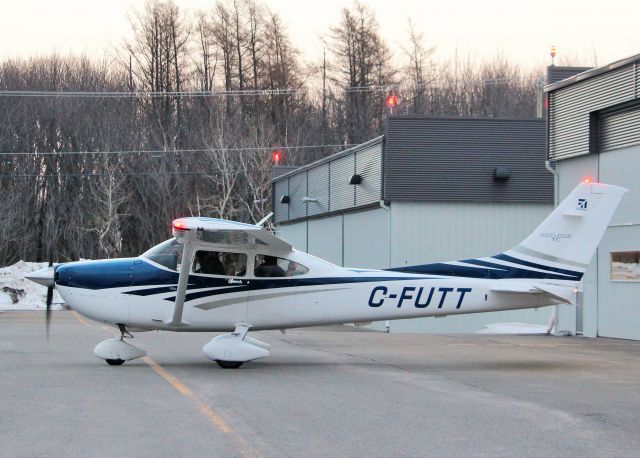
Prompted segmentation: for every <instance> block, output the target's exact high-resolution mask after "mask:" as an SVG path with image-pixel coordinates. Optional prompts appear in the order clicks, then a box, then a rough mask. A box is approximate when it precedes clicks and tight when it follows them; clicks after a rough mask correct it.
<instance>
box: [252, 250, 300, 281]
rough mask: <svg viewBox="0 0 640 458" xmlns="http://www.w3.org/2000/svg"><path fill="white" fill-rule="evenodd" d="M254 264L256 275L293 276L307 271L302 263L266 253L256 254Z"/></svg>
mask: <svg viewBox="0 0 640 458" xmlns="http://www.w3.org/2000/svg"><path fill="white" fill-rule="evenodd" d="M254 266H255V267H254V270H253V274H254V275H255V276H256V277H295V276H298V275H304V274H306V273H308V272H309V269H308V268H307V267H305V266H303V265H302V264H299V263H297V262H295V261H291V260H290V259H285V258H278V257H276V256H269V255H267V254H259V255H256V259H255V264H254Z"/></svg>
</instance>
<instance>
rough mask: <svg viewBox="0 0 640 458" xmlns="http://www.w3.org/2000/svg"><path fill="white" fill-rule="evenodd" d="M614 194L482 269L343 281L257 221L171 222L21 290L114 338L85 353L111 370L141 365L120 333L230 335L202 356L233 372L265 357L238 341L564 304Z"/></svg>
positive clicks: (252, 343)
mask: <svg viewBox="0 0 640 458" xmlns="http://www.w3.org/2000/svg"><path fill="white" fill-rule="evenodd" d="M625 192H627V190H626V189H624V188H621V187H617V186H612V185H607V184H602V183H592V182H589V181H588V180H585V181H584V182H582V183H580V184H579V185H578V186H577V187H576V188H575V189H574V190H573V192H571V194H569V196H568V197H567V198H566V199H565V200H564V201H563V202H562V203H560V205H559V206H558V207H557V208H556V209H555V210H554V211H553V212H552V213H551V214H550V215H549V216H548V217H547V218H546V219H545V220H544V221H543V222H542V223H541V224H540V225H539V226H538V228H537V229H536V230H535V231H534V232H533V233H532V234H531V235H530V236H529V237H527V238H526V239H525V240H524V241H522V242H521V243H520V244H519V245H517V246H516V247H514V248H512V249H510V250H508V251H505V252H503V253H499V254H497V255H495V256H491V257H485V258H477V259H476V258H474V259H464V260H461V261H453V262H439V263H435V264H422V265H412V266H403V267H398V268H391V269H384V270H369V269H351V268H344V267H339V266H336V265H334V264H331V263H330V262H327V261H324V260H322V259H320V258H317V257H315V256H312V255H310V254H307V253H303V252H301V251H298V250H295V249H294V248H293V247H292V246H291V245H290V244H289V243H287V242H286V241H284V240H282V239H280V238H278V237H276V236H275V235H274V234H272V233H271V232H269V231H268V230H267V229H265V228H264V227H263V223H264V220H263V221H261V222H260V223H258V224H257V225H252V224H244V223H239V222H233V221H227V220H222V219H214V218H201V217H188V218H180V219H177V220H175V221H173V238H171V239H170V240H167V241H166V242H163V243H161V244H159V245H157V246H155V247H153V248H151V249H150V250H149V251H147V252H145V253H143V254H142V255H140V256H139V257H137V258H126V259H112V260H100V261H80V262H69V263H64V264H58V265H54V266H51V267H49V268H45V269H41V270H39V271H36V272H33V273H32V274H30V275H27V278H29V279H30V280H33V281H35V282H38V283H40V284H43V285H45V286H47V287H49V292H51V290H52V288H54V287H55V288H57V290H58V291H59V293H60V295H61V296H62V298H63V299H64V301H65V302H66V304H67V305H68V306H69V307H70V308H71V309H73V310H75V311H77V312H78V313H80V314H82V315H84V316H86V317H88V318H90V319H93V320H95V321H98V322H102V323H107V324H110V325H114V326H117V327H118V328H119V330H120V333H121V336H120V337H116V338H114V339H109V340H105V341H104V342H101V343H99V344H98V345H97V346H96V347H95V349H94V354H95V355H96V356H97V357H98V358H101V359H104V360H105V361H106V362H107V363H108V364H110V365H120V364H122V363H124V362H125V361H129V360H133V359H136V358H140V357H142V356H144V355H145V354H146V353H145V351H144V350H141V349H139V348H137V347H135V346H133V345H131V344H130V343H128V342H126V341H125V339H126V338H130V337H132V335H131V332H140V331H149V330H161V331H176V332H228V331H232V332H231V333H229V334H222V335H219V336H217V337H215V338H213V340H211V341H210V342H209V343H207V344H206V345H205V346H204V347H203V349H202V350H203V352H204V354H205V355H206V356H207V357H208V358H209V359H211V360H213V361H216V362H217V363H218V364H219V365H220V366H221V367H223V368H237V367H239V366H240V365H242V364H243V363H245V362H248V361H252V360H256V359H258V358H263V357H265V356H268V355H269V353H270V349H269V345H268V344H266V343H264V342H261V341H259V340H257V339H254V338H252V337H249V336H248V335H247V333H248V331H249V330H251V331H259V330H268V329H279V330H282V331H284V330H285V329H288V328H296V327H303V326H316V325H324V324H339V323H363V322H371V321H380V320H394V319H404V318H416V317H428V316H445V315H454V314H462V313H482V312H489V311H496V310H515V309H526V308H537V307H544V306H547V305H554V304H572V303H573V301H574V299H575V292H576V291H577V287H578V284H579V282H580V280H581V278H582V276H583V274H584V272H585V270H586V268H587V265H588V264H589V261H590V260H591V257H592V256H593V253H594V252H595V250H596V247H597V245H598V243H599V242H600V239H601V238H602V236H603V234H604V232H605V230H606V228H607V226H608V224H609V221H610V220H611V218H612V216H613V213H614V211H615V210H616V208H617V206H618V204H619V202H620V199H621V198H622V196H623V194H624V193H625ZM372 249H373V248H372ZM50 296H51V294H49V297H50ZM49 304H50V299H49V300H48V304H47V305H48V306H49ZM48 316H49V315H48V314H47V317H48ZM47 322H48V318H47Z"/></svg>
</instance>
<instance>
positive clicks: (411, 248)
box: [273, 117, 554, 332]
mask: <svg viewBox="0 0 640 458" xmlns="http://www.w3.org/2000/svg"><path fill="white" fill-rule="evenodd" d="M545 135H546V134H545V121H544V120H542V119H530V120H509V119H477V118H454V119H438V118H423V117H390V118H389V120H388V124H387V129H386V133H385V135H384V136H381V137H378V138H375V139H373V140H371V141H369V142H367V143H364V144H362V145H358V146H356V147H354V148H351V149H348V150H345V151H342V152H339V153H337V154H334V155H333V156H330V157H327V158H324V159H322V160H320V161H317V162H315V163H313V164H310V165H307V166H304V167H300V168H297V169H295V170H293V171H289V172H287V173H285V174H283V175H281V176H277V177H275V178H274V179H273V198H274V202H273V208H274V213H275V215H274V222H275V224H276V227H277V230H278V232H279V235H280V236H281V237H282V238H284V239H285V240H287V241H289V242H290V243H292V244H293V246H294V247H296V248H298V249H300V250H303V251H307V252H309V253H311V254H314V255H317V256H320V257H322V258H324V259H327V260H328V261H331V262H333V263H335V264H338V265H341V266H349V267H365V268H388V267H399V266H402V265H411V264H419V263H427V262H438V261H448V260H457V259H465V258H470V257H481V256H487V255H493V254H496V253H499V252H501V251H504V250H506V249H508V248H511V247H512V246H515V245H516V244H517V243H518V242H520V241H521V240H522V239H524V238H525V237H526V236H527V235H529V234H530V232H531V231H532V230H533V229H534V228H535V227H536V226H537V224H538V223H540V222H541V221H542V220H543V219H544V218H545V217H546V216H547V214H548V213H549V212H550V211H551V210H552V209H553V199H554V188H553V175H552V174H551V173H550V172H549V171H548V170H546V168H545V159H546V150H545ZM550 315H551V311H550V309H540V310H537V311H534V310H522V311H509V312H492V313H485V314H478V315H459V316H451V317H446V318H439V319H435V318H421V319H413V320H403V321H396V322H394V323H393V324H392V326H391V330H392V331H393V332H397V331H400V332H402V331H405V332H409V331H412V332H413V331H426V332H476V331H478V330H481V329H483V328H484V327H485V325H486V324H490V323H498V322H525V323H538V324H546V323H548V322H549V318H550ZM383 325H384V324H383V323H376V324H374V326H377V327H382V326H383Z"/></svg>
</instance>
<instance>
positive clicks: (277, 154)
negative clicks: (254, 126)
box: [271, 150, 282, 165]
mask: <svg viewBox="0 0 640 458" xmlns="http://www.w3.org/2000/svg"><path fill="white" fill-rule="evenodd" d="M271 158H272V159H273V162H274V163H275V164H276V165H278V164H280V160H281V159H282V151H281V150H276V151H274V152H273V153H271Z"/></svg>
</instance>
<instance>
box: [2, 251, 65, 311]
mask: <svg viewBox="0 0 640 458" xmlns="http://www.w3.org/2000/svg"><path fill="white" fill-rule="evenodd" d="M48 265H49V264H48V263H46V262H25V261H18V262H16V263H15V264H14V265H12V266H8V267H2V268H0V310H45V309H46V308H47V288H46V287H44V286H42V285H39V284H37V283H34V282H32V281H30V280H27V279H26V278H24V276H25V275H26V274H28V273H30V272H33V271H36V270H38V269H42V268H44V267H47V266H48ZM62 303H63V300H62V298H61V297H60V295H59V294H58V292H57V291H56V290H54V291H53V304H52V306H51V308H52V309H53V310H61V309H62V305H61V304H62Z"/></svg>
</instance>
